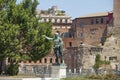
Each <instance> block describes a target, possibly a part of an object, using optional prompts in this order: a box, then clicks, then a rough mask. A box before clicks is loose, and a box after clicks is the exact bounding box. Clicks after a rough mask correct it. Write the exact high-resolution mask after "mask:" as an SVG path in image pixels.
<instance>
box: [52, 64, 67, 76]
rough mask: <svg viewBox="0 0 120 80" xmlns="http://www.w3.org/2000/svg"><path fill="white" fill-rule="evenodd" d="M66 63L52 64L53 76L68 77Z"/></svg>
mask: <svg viewBox="0 0 120 80" xmlns="http://www.w3.org/2000/svg"><path fill="white" fill-rule="evenodd" d="M66 67H67V66H66V65H65V64H61V65H53V66H52V74H51V77H52V78H66Z"/></svg>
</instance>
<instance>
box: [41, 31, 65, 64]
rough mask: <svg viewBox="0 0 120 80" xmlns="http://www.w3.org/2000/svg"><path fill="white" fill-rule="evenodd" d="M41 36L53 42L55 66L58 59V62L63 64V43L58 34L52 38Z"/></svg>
mask: <svg viewBox="0 0 120 80" xmlns="http://www.w3.org/2000/svg"><path fill="white" fill-rule="evenodd" d="M43 36H44V37H45V38H46V39H48V40H52V41H53V50H54V54H55V56H56V63H55V64H59V61H58V59H59V58H60V61H61V63H62V62H63V59H62V52H63V41H62V38H61V37H60V35H59V33H58V32H56V33H55V34H54V37H53V38H50V37H47V36H45V35H43Z"/></svg>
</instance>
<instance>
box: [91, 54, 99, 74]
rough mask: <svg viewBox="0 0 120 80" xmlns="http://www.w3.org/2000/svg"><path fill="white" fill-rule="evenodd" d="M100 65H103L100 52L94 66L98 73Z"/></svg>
mask: <svg viewBox="0 0 120 80" xmlns="http://www.w3.org/2000/svg"><path fill="white" fill-rule="evenodd" d="M100 65H101V60H100V54H97V55H96V58H95V64H94V66H93V68H94V69H95V71H96V74H98V69H99V67H100Z"/></svg>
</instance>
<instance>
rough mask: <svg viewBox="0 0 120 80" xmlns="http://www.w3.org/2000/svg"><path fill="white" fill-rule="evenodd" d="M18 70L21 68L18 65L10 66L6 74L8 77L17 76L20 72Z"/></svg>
mask: <svg viewBox="0 0 120 80" xmlns="http://www.w3.org/2000/svg"><path fill="white" fill-rule="evenodd" d="M18 68H19V65H18V64H10V65H8V66H7V69H6V71H5V73H6V74H7V75H11V76H13V75H17V74H18V72H19V69H18Z"/></svg>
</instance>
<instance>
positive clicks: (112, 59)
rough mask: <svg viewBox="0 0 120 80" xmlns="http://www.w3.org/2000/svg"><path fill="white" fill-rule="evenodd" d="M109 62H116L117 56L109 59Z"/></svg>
mask: <svg viewBox="0 0 120 80" xmlns="http://www.w3.org/2000/svg"><path fill="white" fill-rule="evenodd" d="M109 60H110V61H116V60H117V56H112V57H109Z"/></svg>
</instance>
